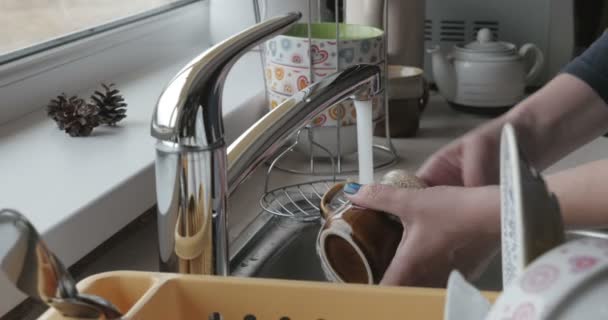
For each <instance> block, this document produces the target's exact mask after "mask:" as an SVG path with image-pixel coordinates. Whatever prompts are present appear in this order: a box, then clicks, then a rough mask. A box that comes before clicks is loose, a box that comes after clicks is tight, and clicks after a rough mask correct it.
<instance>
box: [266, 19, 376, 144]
mask: <svg viewBox="0 0 608 320" xmlns="http://www.w3.org/2000/svg"><path fill="white" fill-rule="evenodd" d="M339 29H340V32H339V40H337V38H338V37H337V33H336V24H334V23H315V24H312V26H311V38H312V44H310V46H309V39H308V27H307V24H297V25H295V26H294V27H293V28H292V29H291V30H290V31H288V32H287V33H286V34H285V35H281V36H278V37H275V38H273V39H271V40H269V41H268V42H267V43H266V50H265V59H264V60H265V78H266V87H267V93H268V101H269V104H270V108H271V109H272V108H273V107H275V106H277V105H278V104H280V103H281V102H283V101H284V100H286V99H287V98H289V97H290V96H291V95H292V94H294V93H295V92H297V91H300V90H302V89H304V88H306V87H307V86H308V85H309V84H310V83H313V82H316V81H319V80H321V79H323V78H325V77H326V76H328V75H330V74H332V73H334V72H336V71H340V70H344V69H346V68H348V67H350V66H353V65H356V64H379V65H380V66H381V67H383V62H384V59H385V48H384V40H383V35H384V32H383V31H382V30H380V29H377V28H373V27H368V26H362V25H350V24H340V25H339ZM338 47H339V51H340V52H338ZM309 50H310V53H311V55H312V60H311V58H310V57H311V55H309ZM311 66H312V68H311ZM382 102H383V98H382V97H381V96H379V97H376V98H375V99H374V117H375V118H379V117H380V116H382V115H383V112H384V110H383V104H382ZM354 110H355V109H354V106H353V103H352V101H345V102H342V103H340V104H337V105H336V106H334V107H332V108H329V109H328V110H327V111H326V112H324V113H323V114H321V115H319V116H318V117H317V118H315V119H314V120H313V121H312V122H311V126H312V127H319V126H331V127H333V126H337V119H338V118H339V117H340V116H342V125H345V126H348V125H353V124H355V123H356V114H355V111H354ZM352 151H356V150H352ZM345 152H347V151H346V150H345Z"/></svg>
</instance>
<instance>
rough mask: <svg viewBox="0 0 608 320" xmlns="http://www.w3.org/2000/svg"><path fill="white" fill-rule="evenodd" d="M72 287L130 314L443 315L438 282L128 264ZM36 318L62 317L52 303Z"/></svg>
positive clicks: (268, 319) (330, 318)
mask: <svg viewBox="0 0 608 320" xmlns="http://www.w3.org/2000/svg"><path fill="white" fill-rule="evenodd" d="M78 289H79V290H80V291H81V292H84V293H90V294H96V295H99V296H102V297H104V298H106V299H108V300H110V301H111V302H113V303H114V304H115V305H116V306H117V307H118V308H119V309H120V310H121V311H122V312H124V313H125V319H137V320H182V319H183V320H190V319H192V320H198V319H201V320H207V319H210V318H209V316H210V315H212V314H214V313H217V314H220V315H221V316H222V317H221V319H223V320H233V319H234V320H237V319H238V320H242V319H245V320H253V319H257V320H288V319H289V320H320V319H323V320H338V319H348V320H358V319H360V320H380V319H400V320H410V319H412V320H413V319H443V305H444V300H445V290H443V289H429V288H415V287H381V286H368V285H353V284H332V283H322V282H309V281H291V280H271V279H252V278H236V277H216V276H199V275H179V274H168V273H148V272H135V271H116V272H108V273H101V274H97V275H93V276H91V277H88V278H86V279H84V280H82V281H81V282H80V283H79V284H78ZM484 294H485V295H486V297H488V298H490V299H491V300H494V299H495V297H496V295H497V294H496V293H494V292H486V293H484ZM42 319H44V320H56V319H67V318H64V317H62V316H61V315H59V314H58V313H56V312H55V311H54V310H52V309H51V310H48V311H47V312H46V313H45V314H43V315H42V316H41V317H40V318H39V320H42Z"/></svg>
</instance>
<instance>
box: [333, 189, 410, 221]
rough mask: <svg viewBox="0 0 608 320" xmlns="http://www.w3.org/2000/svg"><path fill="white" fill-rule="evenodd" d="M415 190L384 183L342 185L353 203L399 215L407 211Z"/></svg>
mask: <svg viewBox="0 0 608 320" xmlns="http://www.w3.org/2000/svg"><path fill="white" fill-rule="evenodd" d="M416 191H417V190H416V189H403V188H395V187H392V186H389V185H385V184H368V185H360V184H358V183H353V182H351V183H347V184H346V185H345V186H344V193H345V195H346V197H347V198H348V199H349V200H350V201H352V202H353V203H354V204H356V205H359V206H362V207H365V208H369V209H373V210H377V211H384V212H388V213H392V214H395V215H399V216H400V214H401V213H403V212H408V210H407V207H408V206H409V204H410V203H411V200H412V198H414V197H413V196H412V195H413V194H414V193H416Z"/></svg>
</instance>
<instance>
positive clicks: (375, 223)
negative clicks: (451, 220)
mask: <svg viewBox="0 0 608 320" xmlns="http://www.w3.org/2000/svg"><path fill="white" fill-rule="evenodd" d="M387 178H388V179H387ZM391 178H393V179H399V178H401V179H403V178H405V179H406V180H407V181H405V183H404V181H403V180H401V181H398V180H393V181H391V180H390V179H391ZM382 183H383V184H391V185H393V186H395V187H411V188H423V187H425V185H424V183H423V182H422V181H421V180H419V179H418V178H416V177H415V176H413V175H410V174H407V173H404V172H403V171H400V170H399V171H392V172H389V174H387V176H385V178H384V179H383V181H382ZM343 187H344V183H338V184H336V185H334V186H333V187H332V188H330V189H329V190H328V191H327V192H326V193H325V194H324V195H323V198H322V200H321V212H322V214H323V217H324V219H325V224H324V225H323V227H322V228H321V231H320V232H319V236H318V238H317V251H318V254H319V257H320V259H321V265H322V267H323V271H324V272H325V274H326V276H327V277H328V279H330V280H332V281H335V282H346V283H362V284H377V283H379V282H380V280H382V277H383V276H384V272H385V271H386V269H387V268H388V266H389V264H390V263H391V260H392V259H393V256H394V255H395V252H396V251H397V247H398V246H399V242H400V241H401V237H402V235H403V229H404V228H403V225H402V224H401V221H400V220H399V219H398V218H397V217H395V216H393V215H391V214H388V213H385V212H377V211H375V210H372V209H368V208H363V207H360V206H357V205H354V204H352V203H351V202H350V201H348V200H347V199H346V198H345V196H344V193H343Z"/></svg>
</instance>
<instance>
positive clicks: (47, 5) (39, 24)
mask: <svg viewBox="0 0 608 320" xmlns="http://www.w3.org/2000/svg"><path fill="white" fill-rule="evenodd" d="M194 1H195V0H0V21H1V25H0V64H2V63H6V62H9V61H13V60H16V59H19V58H21V57H24V56H27V55H31V54H34V53H38V52H41V51H44V50H47V49H49V48H52V47H56V46H59V45H62V44H65V43H67V42H70V41H74V40H78V39H81V38H84V37H86V36H89V35H91V34H94V33H97V32H101V31H106V30H109V29H112V28H115V27H118V26H122V25H124V24H127V23H130V22H133V21H136V20H140V19H143V18H146V17H149V16H151V15H155V14H158V13H161V12H164V11H167V10H171V9H173V8H176V7H178V6H182V5H185V4H188V3H191V2H194Z"/></svg>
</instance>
